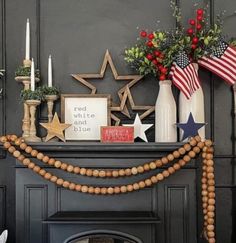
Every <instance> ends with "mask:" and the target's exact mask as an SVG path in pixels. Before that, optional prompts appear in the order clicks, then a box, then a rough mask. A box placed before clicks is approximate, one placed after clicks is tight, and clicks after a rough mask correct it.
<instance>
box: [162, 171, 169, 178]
mask: <svg viewBox="0 0 236 243" xmlns="http://www.w3.org/2000/svg"><path fill="white" fill-rule="evenodd" d="M162 175H163V176H164V177H168V176H169V175H170V173H169V172H168V170H164V171H163V172H162Z"/></svg>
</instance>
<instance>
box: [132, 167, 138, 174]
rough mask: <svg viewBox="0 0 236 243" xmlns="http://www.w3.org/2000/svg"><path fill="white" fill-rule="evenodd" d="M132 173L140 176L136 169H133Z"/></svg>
mask: <svg viewBox="0 0 236 243" xmlns="http://www.w3.org/2000/svg"><path fill="white" fill-rule="evenodd" d="M131 172H132V174H133V175H137V174H138V170H137V168H136V167H133V168H132V169H131Z"/></svg>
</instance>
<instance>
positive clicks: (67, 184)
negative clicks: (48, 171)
mask: <svg viewBox="0 0 236 243" xmlns="http://www.w3.org/2000/svg"><path fill="white" fill-rule="evenodd" d="M69 185H70V182H69V181H64V182H63V184H62V186H63V187H65V188H68V187H69Z"/></svg>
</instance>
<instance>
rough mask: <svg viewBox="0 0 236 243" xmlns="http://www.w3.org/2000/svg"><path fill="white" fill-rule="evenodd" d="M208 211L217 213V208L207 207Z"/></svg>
mask: <svg viewBox="0 0 236 243" xmlns="http://www.w3.org/2000/svg"><path fill="white" fill-rule="evenodd" d="M207 210H208V211H209V212H214V211H215V206H213V205H209V206H208V207H207Z"/></svg>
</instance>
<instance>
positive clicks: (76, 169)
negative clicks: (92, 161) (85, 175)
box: [74, 166, 80, 174]
mask: <svg viewBox="0 0 236 243" xmlns="http://www.w3.org/2000/svg"><path fill="white" fill-rule="evenodd" d="M79 172H80V167H79V166H75V167H74V173H75V174H79Z"/></svg>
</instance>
